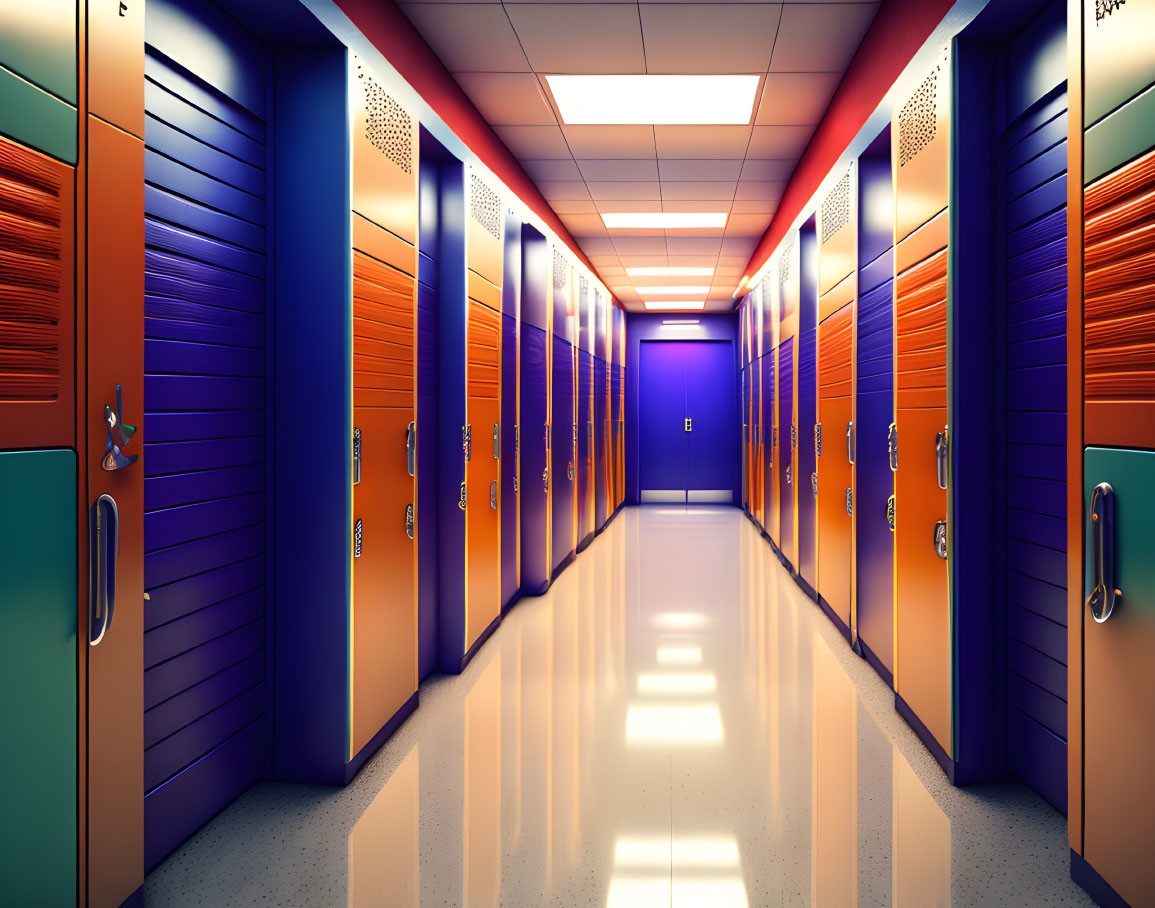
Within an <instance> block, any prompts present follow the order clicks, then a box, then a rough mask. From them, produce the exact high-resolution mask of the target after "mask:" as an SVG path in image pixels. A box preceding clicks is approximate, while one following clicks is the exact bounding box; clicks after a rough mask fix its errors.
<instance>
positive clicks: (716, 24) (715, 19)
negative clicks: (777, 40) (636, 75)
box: [640, 3, 782, 73]
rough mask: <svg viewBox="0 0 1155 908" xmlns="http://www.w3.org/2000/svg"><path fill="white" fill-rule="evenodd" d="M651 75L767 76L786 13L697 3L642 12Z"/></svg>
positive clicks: (772, 6)
mask: <svg viewBox="0 0 1155 908" xmlns="http://www.w3.org/2000/svg"><path fill="white" fill-rule="evenodd" d="M640 9H641V15H642V35H643V37H644V38H645V43H646V66H647V71H648V72H651V73H762V72H765V71H766V68H767V65H768V64H769V62H770V51H771V49H772V48H773V46H774V33H775V32H776V31H777V29H778V19H779V17H780V16H781V12H782V7H781V6H780V5H779V4H777V3H759V4H750V3H698V4H693V5H687V4H680V5H673V6H666V5H664V4H663V5H646V6H642V7H640Z"/></svg>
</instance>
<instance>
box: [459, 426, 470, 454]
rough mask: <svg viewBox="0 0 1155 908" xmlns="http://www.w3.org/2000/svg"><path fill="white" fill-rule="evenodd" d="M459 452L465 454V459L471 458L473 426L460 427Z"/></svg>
mask: <svg viewBox="0 0 1155 908" xmlns="http://www.w3.org/2000/svg"><path fill="white" fill-rule="evenodd" d="M461 450H462V451H464V452H465V459H466V460H470V459H471V458H472V457H473V426H462V427H461Z"/></svg>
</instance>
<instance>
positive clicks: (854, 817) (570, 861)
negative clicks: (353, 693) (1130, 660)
mask: <svg viewBox="0 0 1155 908" xmlns="http://www.w3.org/2000/svg"><path fill="white" fill-rule="evenodd" d="M1067 861H1068V849H1067V837H1066V823H1065V821H1064V819H1063V817H1061V816H1060V815H1059V814H1057V813H1056V812H1055V811H1054V810H1053V809H1052V808H1051V807H1049V806H1048V805H1047V804H1046V803H1044V802H1043V801H1042V800H1041V799H1040V798H1039V797H1038V796H1036V795H1035V794H1034V793H1033V792H1031V791H1030V790H1029V789H1027V788H1026V787H1024V786H1021V785H1013V784H1005V785H989V786H980V787H975V788H970V789H965V790H964V789H956V788H952V787H951V786H950V785H949V784H948V783H947V781H946V779H945V777H944V776H943V773H942V772H941V770H940V769H939V767H938V765H937V764H936V763H935V762H934V759H933V758H932V757H931V756H930V754H929V753H928V752H927V751H926V750H925V749H924V748H923V746H922V745H921V743H920V742H919V741H918V739H917V738H916V737H915V736H914V734H913V733H912V732H911V731H910V729H909V728H908V727H907V726H906V725H905V724H904V722H903V721H902V719H901V718H899V716H898V715H897V714H896V713H895V712H894V707H893V694H892V693H891V692H890V690H889V689H888V688H887V687H886V685H885V684H884V683H883V682H882V681H881V680H880V679H879V678H878V677H877V676H876V675H875V674H874V672H873V671H872V670H871V669H870V667H869V666H868V665H867V664H866V663H865V662H863V661H861V660H860V659H859V658H858V657H856V656H855V655H854V654H853V653H852V652H851V650H850V649H849V647H848V646H847V645H846V643H845V642H844V641H843V639H842V638H841V636H839V634H838V632H837V631H836V630H835V628H834V627H833V625H831V624H830V622H829V621H828V620H827V619H826V617H825V616H824V615H823V614H822V613H821V612H820V611H819V609H818V608H817V606H815V605H814V604H813V603H812V602H810V601H809V600H808V599H806V598H805V597H804V596H803V595H802V593H801V592H800V591H799V590H798V589H797V587H796V586H795V585H794V583H793V582H792V581H791V580H790V578H789V577H788V576H787V575H786V573H785V571H784V570H783V569H782V568H781V566H780V565H779V564H778V562H777V560H776V559H775V558H774V556H773V554H772V552H771V551H770V548H769V546H768V545H767V544H766V543H765V542H763V541H762V540H761V539H760V538H759V536H758V534H757V532H756V531H755V530H754V528H753V527H752V526H751V525H750V524H749V522H748V521H747V520H746V519H745V518H744V517H743V516H742V515H741V513H740V512H739V511H737V510H735V509H714V508H691V509H689V510H687V509H685V508H671V507H647V508H642V509H637V508H631V509H627V510H626V511H624V512H623V513H622V514H621V515H619V516H618V518H617V519H616V520H615V521H614V522H613V523H612V524H611V525H610V526H609V528H608V529H607V530H606V532H605V533H603V534H602V535H601V536H600V537H598V539H597V540H595V542H594V543H593V545H592V546H591V547H590V548H589V549H588V550H587V551H586V552H585V553H583V554H582V555H581V556H579V558H578V559H577V561H576V562H575V563H574V565H572V566H571V567H570V568H569V569H568V570H567V571H566V572H565V573H564V574H563V575H562V576H561V577H560V578H559V579H558V581H557V582H556V583H555V584H554V587H553V588H552V589H551V591H550V592H549V593H548V594H547V595H546V596H544V597H541V598H538V599H526V600H523V601H522V602H520V603H519V604H518V605H517V606H516V607H515V608H514V609H513V610H512V611H511V612H510V614H509V615H508V616H507V617H506V620H505V622H504V623H503V624H502V626H501V627H500V628H499V629H498V631H497V632H496V633H495V634H494V636H493V637H492V638H491V639H490V641H489V642H488V643H486V645H485V646H484V647H483V649H482V650H481V652H480V653H479V654H478V656H477V657H476V658H475V659H474V661H473V662H472V664H471V665H470V666H469V668H468V669H467V670H466V671H465V673H464V674H462V675H461V676H459V677H444V676H435V677H433V678H431V679H429V680H428V681H427V682H426V683H425V684H423V685H422V686H421V705H420V708H419V709H418V711H417V712H416V714H415V715H414V716H412V717H411V718H410V719H409V720H408V721H407V722H406V723H405V725H404V726H402V728H401V729H400V730H399V731H398V733H397V734H396V735H394V737H393V738H392V739H391V740H390V741H389V742H388V743H387V744H386V745H385V747H384V748H382V750H381V751H380V752H379V753H378V754H377V755H376V756H375V757H374V758H373V759H372V760H371V761H370V763H369V764H368V765H367V766H366V767H365V769H364V770H363V771H362V772H361V774H360V776H358V778H357V779H356V780H355V781H354V782H353V783H352V784H351V785H349V786H348V787H347V788H345V789H343V790H337V789H331V788H322V787H319V786H301V785H283V784H271V783H270V784H261V785H258V786H256V787H254V788H252V789H251V790H249V791H248V792H247V793H246V794H245V795H243V796H242V797H241V798H240V799H239V800H238V801H236V802H235V803H234V804H232V805H231V806H230V807H229V808H228V809H226V810H225V811H224V812H223V813H221V814H220V815H219V816H218V817H217V818H216V819H215V820H213V821H212V822H211V823H209V824H208V825H207V826H206V827H205V828H204V829H202V830H201V831H200V832H199V833H198V834H197V835H196V836H194V837H193V838H192V839H191V840H190V841H189V842H188V843H186V844H185V845H184V847H182V848H181V849H180V850H179V851H178V852H176V853H175V854H174V855H173V856H172V857H170V858H169V859H168V860H167V861H166V862H165V863H164V864H162V865H161V866H160V867H158V868H157V869H156V870H155V871H154V872H153V873H152V874H151V875H150V876H149V877H148V879H147V881H146V883H145V901H146V904H147V905H182V906H183V905H206V906H214V908H216V906H231V905H290V906H313V905H317V906H329V905H356V906H361V905H366V906H394V905H411V904H412V905H416V904H422V905H497V904H501V905H510V906H530V905H564V906H584V905H594V906H613V908H620V906H631V908H633V906H639V908H646V906H651V905H655V906H656V905H663V906H691V905H704V906H708V908H731V906H743V905H753V906H761V905H801V904H807V903H809V904H815V905H853V904H862V905H882V904H889V903H900V904H904V905H919V906H922V905H941V904H950V903H953V904H956V905H995V904H1005V905H1029V904H1040V905H1063V904H1089V902H1088V900H1087V898H1086V897H1085V896H1084V894H1083V893H1082V891H1081V890H1080V889H1078V888H1077V887H1076V886H1075V885H1074V884H1073V883H1072V882H1071V881H1070V877H1069V873H1068V866H1067Z"/></svg>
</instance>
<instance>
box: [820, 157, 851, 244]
mask: <svg viewBox="0 0 1155 908" xmlns="http://www.w3.org/2000/svg"><path fill="white" fill-rule="evenodd" d="M849 223H850V171H847V172H846V173H845V174H843V176H842V179H841V180H839V181H838V185H837V186H835V187H834V188H833V189H832V190H830V194H829V195H827V196H826V200H825V201H824V202H823V203H822V242H823V243H825V242H826V241H827V240H829V239H830V238H831V237H832V236H834V234H836V233H838V231H839V230H841V229H842V228H843V227H845V226H846V225H847V224H849Z"/></svg>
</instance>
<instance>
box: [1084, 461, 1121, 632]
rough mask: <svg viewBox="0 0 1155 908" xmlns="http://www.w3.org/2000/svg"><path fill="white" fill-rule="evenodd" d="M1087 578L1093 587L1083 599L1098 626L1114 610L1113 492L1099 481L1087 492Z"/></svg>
mask: <svg viewBox="0 0 1155 908" xmlns="http://www.w3.org/2000/svg"><path fill="white" fill-rule="evenodd" d="M1091 571H1092V577H1091V579H1092V580H1093V582H1094V586H1093V587H1092V588H1091V595H1090V596H1088V597H1087V607H1088V608H1090V610H1091V617H1092V618H1094V619H1095V621H1096V622H1097V623H1099V624H1102V623H1103V622H1104V621H1106V620H1107V619H1108V618H1110V617H1111V614H1112V613H1113V612H1114V611H1115V599H1116V597H1118V596H1122V595H1123V593H1122V591H1121V590H1118V589H1116V588H1115V490H1114V489H1113V488H1111V484H1110V483H1109V482H1101V483H1099V484H1098V485H1097V486H1095V488H1094V489H1093V490H1092V491H1091Z"/></svg>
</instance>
